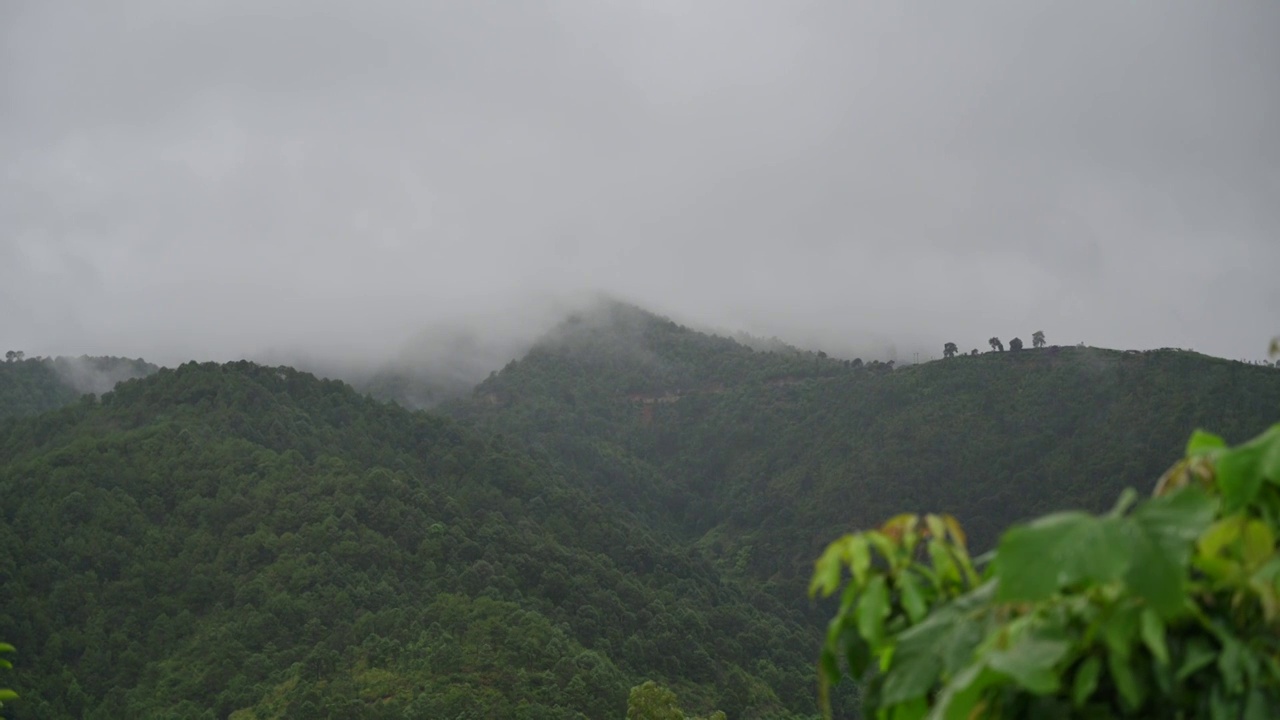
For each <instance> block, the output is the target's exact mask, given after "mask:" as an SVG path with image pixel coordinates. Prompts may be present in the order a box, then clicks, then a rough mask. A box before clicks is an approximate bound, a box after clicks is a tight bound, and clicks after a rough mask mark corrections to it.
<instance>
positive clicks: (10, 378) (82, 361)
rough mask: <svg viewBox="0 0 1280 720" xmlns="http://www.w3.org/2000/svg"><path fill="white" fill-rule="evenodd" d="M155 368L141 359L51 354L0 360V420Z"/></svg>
mask: <svg viewBox="0 0 1280 720" xmlns="http://www.w3.org/2000/svg"><path fill="white" fill-rule="evenodd" d="M156 370H159V368H158V367H156V366H155V365H152V364H151V363H148V362H146V361H144V360H140V359H139V360H130V359H128V358H118V357H89V356H87V355H86V356H81V357H78V358H72V357H53V358H28V359H25V360H10V361H8V362H4V363H0V420H3V419H5V418H8V417H20V416H25V415H36V414H39V413H42V412H44V411H46V410H52V409H54V408H59V407H62V406H63V405H68V404H70V403H73V402H75V401H76V400H78V399H79V398H80V396H81V395H84V394H86V393H94V394H98V393H104V392H106V391H108V390H110V389H111V388H112V387H114V386H115V384H116V383H118V382H121V381H123V380H131V379H133V378H139V377H146V376H147V375H150V374H151V373H154V372H155V371H156Z"/></svg>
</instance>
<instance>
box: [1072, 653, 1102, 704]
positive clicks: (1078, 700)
mask: <svg viewBox="0 0 1280 720" xmlns="http://www.w3.org/2000/svg"><path fill="white" fill-rule="evenodd" d="M1101 674H1102V660H1100V659H1099V658H1098V656H1097V655H1090V656H1089V657H1088V658H1087V659H1085V661H1084V662H1082V663H1080V667H1079V669H1077V670H1076V677H1075V680H1074V681H1073V682H1072V683H1071V702H1072V704H1073V705H1075V706H1076V707H1077V708H1080V707H1084V704H1085V702H1087V701H1088V700H1089V697H1090V696H1092V695H1093V692H1094V691H1095V690H1097V689H1098V677H1099V676H1100V675H1101Z"/></svg>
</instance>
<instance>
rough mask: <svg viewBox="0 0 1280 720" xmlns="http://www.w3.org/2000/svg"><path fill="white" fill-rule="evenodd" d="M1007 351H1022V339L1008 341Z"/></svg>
mask: <svg viewBox="0 0 1280 720" xmlns="http://www.w3.org/2000/svg"><path fill="white" fill-rule="evenodd" d="M1009 349H1010V350H1021V349H1022V338H1014V339H1012V340H1010V341H1009Z"/></svg>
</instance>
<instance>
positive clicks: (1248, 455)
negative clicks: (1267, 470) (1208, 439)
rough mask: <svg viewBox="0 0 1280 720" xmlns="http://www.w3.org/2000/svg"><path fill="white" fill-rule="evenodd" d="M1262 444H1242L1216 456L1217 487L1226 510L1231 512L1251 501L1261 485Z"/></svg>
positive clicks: (1263, 448)
mask: <svg viewBox="0 0 1280 720" xmlns="http://www.w3.org/2000/svg"><path fill="white" fill-rule="evenodd" d="M1264 450H1265V447H1264V446H1261V445H1252V446H1251V445H1242V446H1240V447H1238V448H1235V449H1232V450H1229V451H1227V452H1224V453H1223V454H1222V455H1221V456H1219V457H1218V459H1217V462H1216V463H1215V464H1214V469H1215V471H1216V472H1217V476H1218V487H1219V488H1220V489H1221V491H1222V504H1223V509H1224V510H1225V511H1226V512H1233V511H1235V510H1238V509H1239V508H1242V507H1244V506H1245V505H1248V504H1249V503H1251V502H1253V499H1254V498H1255V497H1257V495H1258V490H1259V489H1261V487H1262V467H1261V463H1262V459H1263V455H1264V453H1263V451H1264Z"/></svg>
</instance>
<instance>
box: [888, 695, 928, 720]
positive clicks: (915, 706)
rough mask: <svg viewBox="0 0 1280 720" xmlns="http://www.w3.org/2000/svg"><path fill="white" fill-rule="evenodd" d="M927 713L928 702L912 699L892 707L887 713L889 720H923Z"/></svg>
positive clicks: (922, 699) (921, 699)
mask: <svg viewBox="0 0 1280 720" xmlns="http://www.w3.org/2000/svg"><path fill="white" fill-rule="evenodd" d="M928 713H929V702H928V701H927V700H925V699H924V698H914V699H912V700H908V701H907V702H904V703H902V704H900V705H896V706H894V708H893V709H892V710H891V711H890V712H889V715H888V717H889V720H923V718H924V716H925V715H927V714H928Z"/></svg>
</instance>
